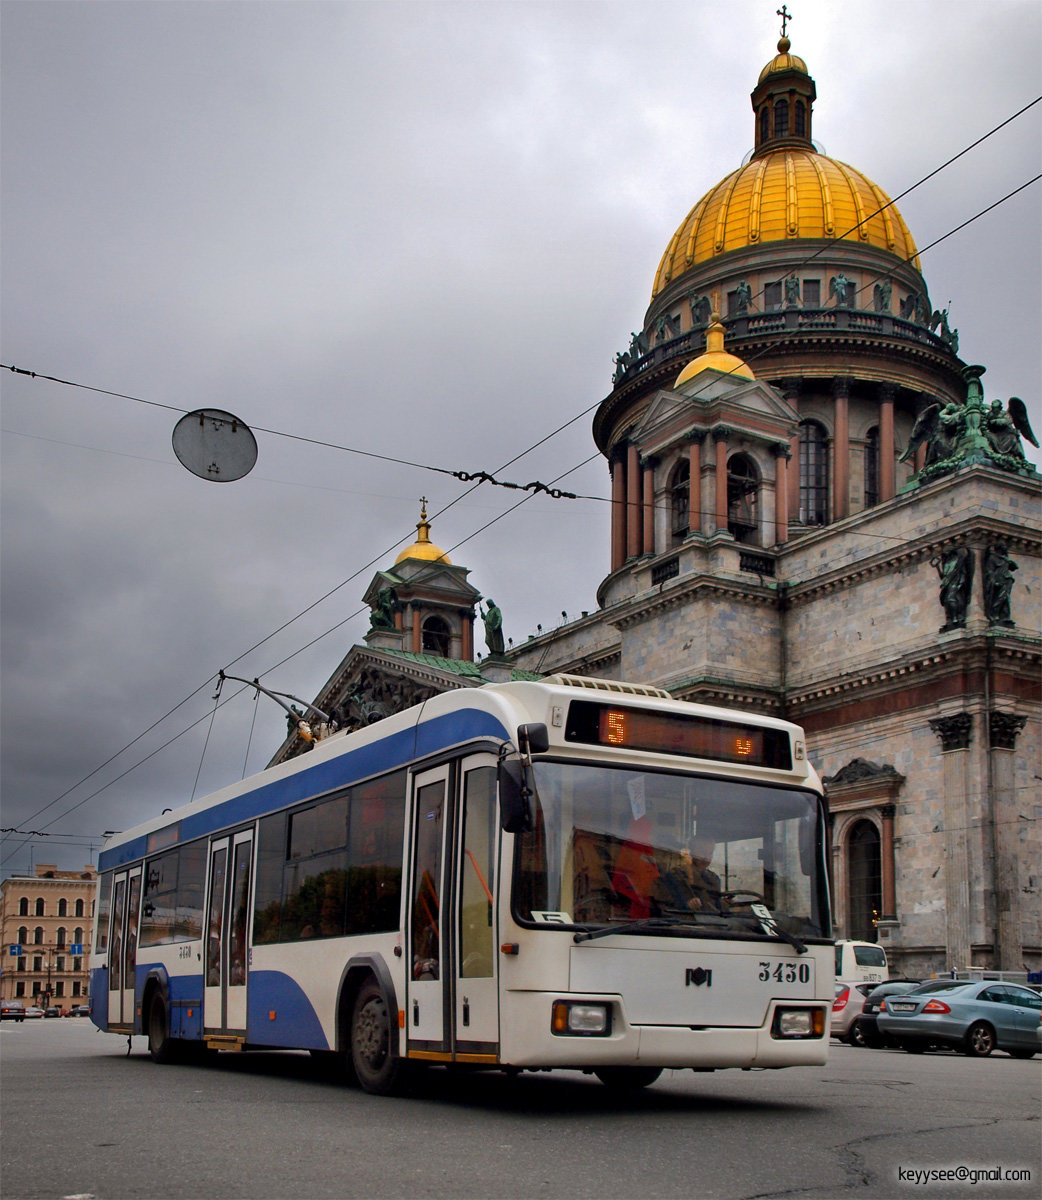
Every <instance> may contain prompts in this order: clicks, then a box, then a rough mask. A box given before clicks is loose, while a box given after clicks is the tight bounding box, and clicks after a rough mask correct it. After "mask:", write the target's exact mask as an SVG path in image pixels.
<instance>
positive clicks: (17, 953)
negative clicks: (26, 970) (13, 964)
mask: <svg viewBox="0 0 1042 1200" xmlns="http://www.w3.org/2000/svg"><path fill="white" fill-rule="evenodd" d="M8 953H9V954H10V955H11V957H12V958H21V957H22V947H21V946H19V945H18V944H17V942H16V943H14V944H13V945H11V946H9V947H8Z"/></svg>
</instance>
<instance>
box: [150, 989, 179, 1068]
mask: <svg viewBox="0 0 1042 1200" xmlns="http://www.w3.org/2000/svg"><path fill="white" fill-rule="evenodd" d="M178 1049H179V1044H178V1042H177V1041H176V1040H175V1039H174V1038H172V1037H171V1036H170V1014H169V1012H168V1011H167V1005H166V1001H165V1000H164V999H163V993H162V992H160V991H158V990H157V991H155V992H153V993H152V1000H151V1002H150V1003H149V1006H148V1053H149V1055H150V1056H151V1058H152V1061H153V1062H157V1063H172V1062H176V1060H177V1058H178V1057H179V1056H178Z"/></svg>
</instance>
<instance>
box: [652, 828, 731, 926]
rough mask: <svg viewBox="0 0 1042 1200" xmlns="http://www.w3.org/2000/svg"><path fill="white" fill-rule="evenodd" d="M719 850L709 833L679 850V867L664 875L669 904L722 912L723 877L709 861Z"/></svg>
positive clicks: (692, 910)
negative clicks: (721, 881)
mask: <svg viewBox="0 0 1042 1200" xmlns="http://www.w3.org/2000/svg"><path fill="white" fill-rule="evenodd" d="M715 852H716V842H715V841H714V839H713V838H711V837H709V836H708V835H706V834H702V835H701V836H696V837H693V838H692V839H691V841H690V842H689V843H688V845H687V847H685V849H683V850H681V852H680V863H679V865H678V866H677V868H676V869H675V870H673V871H670V872H669V874H668V875H665V876H664V877H663V883H664V884H665V888H666V890H667V891H668V893H669V900H668V901H667V902H668V903H672V905H673V907H674V908H686V909H688V910H689V911H690V912H709V913H718V912H719V911H720V891H721V888H720V876H719V875H717V873H716V872H715V871H714V870H712V868H711V867H710V866H709V864H710V863H711V862H712V860H713V855H714V853H715Z"/></svg>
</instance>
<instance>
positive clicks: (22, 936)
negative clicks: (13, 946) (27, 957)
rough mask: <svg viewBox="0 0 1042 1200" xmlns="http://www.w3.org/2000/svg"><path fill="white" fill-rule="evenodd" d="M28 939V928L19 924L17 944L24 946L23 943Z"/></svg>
mask: <svg viewBox="0 0 1042 1200" xmlns="http://www.w3.org/2000/svg"><path fill="white" fill-rule="evenodd" d="M28 940H29V930H28V929H26V927H25V926H24V925H23V926H21V928H20V929H19V930H18V944H19V946H24V945H25V944H26V942H28Z"/></svg>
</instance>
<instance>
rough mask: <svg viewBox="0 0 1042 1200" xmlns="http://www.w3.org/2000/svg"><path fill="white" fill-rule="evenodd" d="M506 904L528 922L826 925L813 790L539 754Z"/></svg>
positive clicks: (780, 931) (720, 929)
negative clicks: (527, 825)
mask: <svg viewBox="0 0 1042 1200" xmlns="http://www.w3.org/2000/svg"><path fill="white" fill-rule="evenodd" d="M534 767H535V784H536V793H537V797H536V799H535V802H534V805H535V811H534V817H535V819H534V822H533V828H532V829H531V830H530V831H528V832H526V833H524V834H522V835H520V837H519V839H518V849H517V858H516V860H515V871H514V879H515V884H514V897H513V904H514V912H515V914H516V916H517V917H518V919H520V920H522V921H524V922H526V923H534V924H536V925H547V924H554V925H576V926H586V927H590V926H599V925H605V924H616V923H617V924H620V925H622V924H628V923H631V922H634V921H641V920H643V919H647V918H656V919H655V920H653V921H651V922H649V923H648V924H647V925H645V926H643V927H642V928H644V929H645V930H648V931H654V932H661V931H668V932H680V933H682V934H687V935H690V934H692V933H694V934H697V935H699V936H703V935H713V934H717V935H720V936H726V937H734V936H741V935H743V934H745V935H755V936H765V935H767V936H779V935H780V936H784V935H785V934H789V935H794V936H795V937H797V938H816V937H828V936H829V935H830V927H829V917H828V906H827V901H826V885H825V874H824V869H825V868H824V854H823V850H822V843H823V824H822V815H821V811H820V802H819V797H818V796H817V795H815V794H814V793H812V792H809V791H803V790H800V789H796V788H785V787H771V786H767V785H763V784H757V783H749V782H746V781H742V780H731V779H719V778H703V777H696V776H691V775H681V774H670V773H666V772H657V771H638V770H632V769H623V768H619V767H617V766H599V765H592V764H586V763H565V762H553V761H537V762H536V763H535V764H534Z"/></svg>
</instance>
